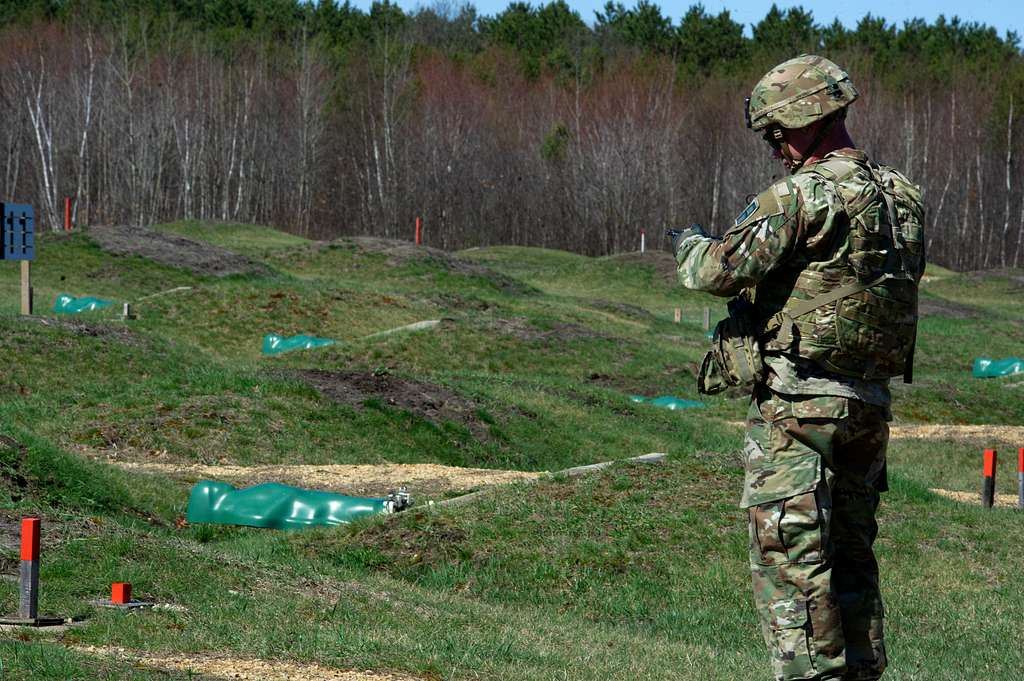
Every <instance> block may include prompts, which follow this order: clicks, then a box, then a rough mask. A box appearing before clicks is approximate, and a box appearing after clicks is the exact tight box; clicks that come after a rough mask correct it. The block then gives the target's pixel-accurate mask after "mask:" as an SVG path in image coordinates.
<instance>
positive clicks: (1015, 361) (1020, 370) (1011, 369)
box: [971, 357, 1024, 378]
mask: <svg viewBox="0 0 1024 681" xmlns="http://www.w3.org/2000/svg"><path fill="white" fill-rule="evenodd" d="M971 373H972V374H974V377H975V378H998V377H999V376H1012V375H1013V374H1024V359H1021V358H1020V357H1007V358H1006V359H989V358H988V357H979V358H978V359H976V360H974V369H973V370H972V371H971Z"/></svg>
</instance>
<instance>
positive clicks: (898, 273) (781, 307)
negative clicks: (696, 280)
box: [754, 155, 925, 383]
mask: <svg viewBox="0 0 1024 681" xmlns="http://www.w3.org/2000/svg"><path fill="white" fill-rule="evenodd" d="M803 173H813V174H814V175H816V179H818V180H820V181H821V182H822V183H824V184H825V185H827V187H826V189H828V190H830V191H831V192H832V194H833V195H834V197H835V204H836V205H834V206H833V210H834V215H833V219H834V220H835V223H834V226H833V229H832V230H831V231H832V236H831V251H830V252H829V253H828V256H827V257H826V258H825V259H824V260H814V268H813V269H808V268H807V266H808V265H809V264H811V261H810V260H806V259H805V260H802V261H801V260H800V259H799V258H798V259H796V261H795V262H794V263H793V264H792V265H790V266H788V267H784V268H782V269H780V270H779V271H777V272H773V273H772V274H771V275H770V276H769V277H767V278H766V279H765V280H764V281H762V282H761V283H760V284H759V285H758V286H757V288H756V290H755V296H754V304H755V308H756V309H757V311H758V316H759V317H760V319H761V323H762V324H763V328H764V329H765V335H764V337H763V338H762V346H763V349H764V351H765V352H769V353H770V352H785V353H788V354H797V355H799V356H800V357H803V358H806V359H809V360H813V361H814V362H816V363H818V364H819V365H820V366H822V367H823V368H825V369H826V370H828V371H830V372H833V373H836V374H841V375H845V376H855V377H857V378H861V379H866V380H879V379H885V378H890V377H893V376H903V377H904V381H905V382H908V383H909V382H910V381H911V380H912V365H913V352H914V342H915V338H916V333H917V284H918V281H919V280H920V279H921V275H922V274H923V273H924V265H925V260H924V227H923V224H924V206H923V204H922V202H921V191H920V189H919V188H918V187H917V186H915V185H914V184H912V183H911V182H910V180H908V179H907V178H906V177H905V176H904V175H903V174H901V173H900V172H898V171H896V170H894V169H892V168H889V167H887V166H882V165H876V164H873V163H871V162H869V161H867V160H866V159H863V158H851V157H850V156H846V155H836V156H830V157H827V158H825V159H824V160H822V161H820V162H818V163H816V164H815V165H813V166H810V167H808V168H807V169H806V170H804V171H802V173H801V174H803ZM812 239H813V235H812ZM802 247H803V245H802Z"/></svg>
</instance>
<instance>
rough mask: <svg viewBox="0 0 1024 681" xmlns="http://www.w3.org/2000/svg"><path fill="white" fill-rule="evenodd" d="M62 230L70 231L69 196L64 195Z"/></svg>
mask: <svg viewBox="0 0 1024 681" xmlns="http://www.w3.org/2000/svg"><path fill="white" fill-rule="evenodd" d="M64 231H65V232H70V231H71V197H70V196H67V197H64Z"/></svg>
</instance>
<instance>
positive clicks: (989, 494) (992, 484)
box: [981, 449, 996, 508]
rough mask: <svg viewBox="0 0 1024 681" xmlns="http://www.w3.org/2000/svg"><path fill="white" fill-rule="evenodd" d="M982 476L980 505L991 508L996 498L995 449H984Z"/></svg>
mask: <svg viewBox="0 0 1024 681" xmlns="http://www.w3.org/2000/svg"><path fill="white" fill-rule="evenodd" d="M983 472H984V476H985V477H984V478H983V479H982V483H981V505H982V506H984V507H985V508H992V505H993V504H994V503H995V500H996V450H994V449H986V450H985V466H984V471H983Z"/></svg>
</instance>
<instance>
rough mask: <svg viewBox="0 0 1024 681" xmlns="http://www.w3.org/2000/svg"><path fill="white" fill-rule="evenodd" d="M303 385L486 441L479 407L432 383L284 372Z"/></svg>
mask: <svg viewBox="0 0 1024 681" xmlns="http://www.w3.org/2000/svg"><path fill="white" fill-rule="evenodd" d="M284 373H285V375H287V376H293V377H296V378H299V379H300V380H302V381H304V382H306V383H307V384H309V385H310V386H312V387H313V388H315V389H316V390H317V392H319V393H320V394H321V395H323V396H324V397H327V398H329V399H331V400H334V401H335V402H339V403H341V404H347V405H351V406H354V407H356V408H362V407H363V403H364V402H366V401H367V400H379V401H380V402H381V403H383V404H385V405H387V406H390V407H397V408H399V409H405V410H407V411H410V412H412V413H414V414H416V415H417V416H421V417H423V418H425V419H427V420H429V421H433V422H434V423H437V424H442V423H444V422H446V421H447V422H452V423H457V424H460V425H462V426H465V427H466V428H467V429H468V430H469V431H470V432H471V433H472V434H473V436H474V437H476V438H477V439H478V440H487V439H489V438H490V429H489V427H488V424H487V423H486V422H485V421H484V420H483V419H482V418H481V417H480V411H481V410H480V406H479V405H477V404H476V403H474V402H473V401H471V400H468V399H466V398H465V397H462V396H460V395H456V394H455V393H453V392H452V391H450V390H448V389H447V388H444V387H442V386H440V385H436V384H434V383H425V382H423V381H417V380H415V379H409V378H399V377H397V376H391V375H390V374H374V373H367V372H361V371H323V370H320V369H297V370H292V371H287V372H284Z"/></svg>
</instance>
